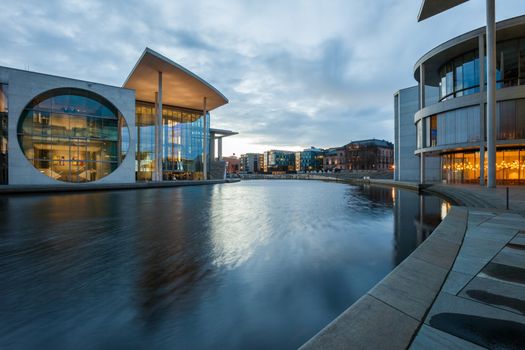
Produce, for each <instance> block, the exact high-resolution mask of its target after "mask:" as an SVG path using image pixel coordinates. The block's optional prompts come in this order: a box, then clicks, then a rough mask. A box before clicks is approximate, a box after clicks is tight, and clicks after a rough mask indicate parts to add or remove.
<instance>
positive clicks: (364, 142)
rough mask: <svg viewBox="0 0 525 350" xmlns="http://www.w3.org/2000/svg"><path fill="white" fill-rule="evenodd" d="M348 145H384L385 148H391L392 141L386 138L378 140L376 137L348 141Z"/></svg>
mask: <svg viewBox="0 0 525 350" xmlns="http://www.w3.org/2000/svg"><path fill="white" fill-rule="evenodd" d="M349 145H367V146H370V145H371V146H377V147H385V148H392V147H394V145H393V144H392V142H388V141H386V140H378V139H368V140H360V141H352V142H350V143H349Z"/></svg>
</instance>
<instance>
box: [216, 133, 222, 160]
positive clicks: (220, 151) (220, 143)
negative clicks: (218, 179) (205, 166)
mask: <svg viewBox="0 0 525 350" xmlns="http://www.w3.org/2000/svg"><path fill="white" fill-rule="evenodd" d="M217 153H218V154H217V157H218V158H219V160H222V137H219V138H218V139H217Z"/></svg>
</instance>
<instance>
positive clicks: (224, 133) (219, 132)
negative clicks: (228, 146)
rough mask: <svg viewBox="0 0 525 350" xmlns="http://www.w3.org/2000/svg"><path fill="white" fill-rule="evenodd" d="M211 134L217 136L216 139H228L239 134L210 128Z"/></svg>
mask: <svg viewBox="0 0 525 350" xmlns="http://www.w3.org/2000/svg"><path fill="white" fill-rule="evenodd" d="M210 134H215V136H216V137H227V136H233V135H237V134H239V133H238V132H236V131H231V130H224V129H213V128H210Z"/></svg>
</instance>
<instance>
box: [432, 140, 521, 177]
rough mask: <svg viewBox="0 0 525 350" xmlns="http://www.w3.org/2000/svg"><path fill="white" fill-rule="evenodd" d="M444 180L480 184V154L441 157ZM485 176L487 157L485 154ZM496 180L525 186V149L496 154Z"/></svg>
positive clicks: (511, 149) (445, 155)
mask: <svg viewBox="0 0 525 350" xmlns="http://www.w3.org/2000/svg"><path fill="white" fill-rule="evenodd" d="M441 162H442V176H443V180H446V181H447V182H448V183H479V174H480V172H479V169H480V159H479V152H458V153H449V154H444V155H442V156H441ZM484 164H485V174H487V157H486V153H485V163H484ZM496 180H497V181H498V182H499V183H503V184H525V148H509V149H504V150H498V151H497V152H496Z"/></svg>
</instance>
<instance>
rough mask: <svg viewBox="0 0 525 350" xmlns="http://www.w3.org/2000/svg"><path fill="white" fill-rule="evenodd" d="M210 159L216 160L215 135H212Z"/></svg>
mask: <svg viewBox="0 0 525 350" xmlns="http://www.w3.org/2000/svg"><path fill="white" fill-rule="evenodd" d="M210 159H211V160H212V161H214V160H215V133H210Z"/></svg>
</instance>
